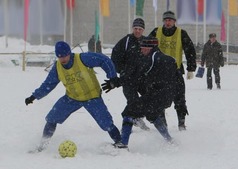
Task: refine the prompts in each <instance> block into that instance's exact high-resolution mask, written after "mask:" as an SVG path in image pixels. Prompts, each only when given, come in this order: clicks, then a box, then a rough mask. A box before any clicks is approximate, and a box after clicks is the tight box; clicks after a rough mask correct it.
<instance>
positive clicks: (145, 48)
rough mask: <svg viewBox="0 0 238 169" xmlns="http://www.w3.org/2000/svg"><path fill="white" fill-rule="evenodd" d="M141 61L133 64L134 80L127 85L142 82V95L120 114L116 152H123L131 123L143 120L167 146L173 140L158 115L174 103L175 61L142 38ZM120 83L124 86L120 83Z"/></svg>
mask: <svg viewBox="0 0 238 169" xmlns="http://www.w3.org/2000/svg"><path fill="white" fill-rule="evenodd" d="M141 57H143V59H142V58H140V59H138V58H137V59H136V60H134V68H133V70H136V73H135V74H134V79H135V80H134V81H131V85H133V86H138V84H139V85H140V82H143V85H144V89H145V92H144V93H143V95H141V96H140V97H138V98H137V99H135V100H134V101H133V102H131V103H130V104H127V106H126V108H125V109H124V111H123V112H122V117H123V122H122V129H121V136H122V140H121V143H119V144H115V147H117V148H127V146H128V143H129V137H130V134H131V130H132V126H133V119H134V118H141V117H144V116H145V117H146V119H147V120H148V121H149V122H151V123H152V124H153V125H154V126H155V128H156V129H157V130H158V131H159V132H160V134H161V135H162V136H163V138H164V139H165V140H166V141H167V142H169V143H173V139H172V137H171V136H170V134H169V132H168V129H167V126H166V124H165V123H164V122H163V119H161V117H160V114H161V113H163V111H164V109H166V108H168V107H170V106H171V104H172V101H173V99H174V92H175V87H176V82H175V79H176V78H175V77H176V73H177V66H176V62H175V59H174V58H172V57H170V56H167V55H165V54H163V53H162V52H161V51H160V50H159V49H158V40H157V39H156V38H152V37H145V38H143V40H142V43H141ZM125 76H126V75H125ZM138 82H139V83H138ZM122 83H124V81H123V80H122ZM103 86H104V87H103V90H106V89H108V87H109V88H110V86H108V87H106V86H107V85H106V84H104V85H103Z"/></svg>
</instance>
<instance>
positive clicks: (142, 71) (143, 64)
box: [122, 48, 178, 122]
mask: <svg viewBox="0 0 238 169" xmlns="http://www.w3.org/2000/svg"><path fill="white" fill-rule="evenodd" d="M143 57H144V59H143V60H142V59H140V60H136V63H135V64H134V65H135V67H136V70H137V71H136V72H137V76H135V77H136V78H137V79H138V80H137V81H134V85H136V84H137V83H138V81H143V83H144V87H145V88H146V92H145V93H144V94H143V95H142V96H141V97H140V98H139V99H138V100H135V102H134V103H132V104H129V105H127V106H126V108H125V110H124V111H123V113H122V115H123V116H132V117H135V118H136V117H143V116H146V118H147V119H148V120H149V121H151V122H153V121H154V120H155V119H157V117H158V115H159V113H160V112H161V111H162V110H164V109H165V108H168V107H170V106H171V104H172V101H173V100H174V95H175V86H176V84H175V81H176V75H177V71H178V70H177V65H176V62H175V59H174V58H172V57H170V56H167V55H165V54H163V53H162V52H161V51H160V50H159V49H158V48H154V49H153V50H152V51H151V53H150V54H149V56H143Z"/></svg>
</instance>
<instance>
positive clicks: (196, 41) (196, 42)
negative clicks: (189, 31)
mask: <svg viewBox="0 0 238 169" xmlns="http://www.w3.org/2000/svg"><path fill="white" fill-rule="evenodd" d="M195 14H196V32H195V33H196V37H195V39H196V40H195V44H196V46H197V44H198V2H197V1H196V12H195Z"/></svg>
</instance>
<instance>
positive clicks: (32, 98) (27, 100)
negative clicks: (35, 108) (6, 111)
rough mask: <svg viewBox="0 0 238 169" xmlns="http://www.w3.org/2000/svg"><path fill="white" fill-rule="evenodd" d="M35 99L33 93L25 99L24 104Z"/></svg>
mask: <svg viewBox="0 0 238 169" xmlns="http://www.w3.org/2000/svg"><path fill="white" fill-rule="evenodd" d="M35 99H36V98H35V97H34V96H33V95H31V96H30V97H28V98H26V99H25V103H26V105H28V104H31V103H33V101H34V100H35Z"/></svg>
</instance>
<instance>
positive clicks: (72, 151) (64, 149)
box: [58, 140, 77, 158]
mask: <svg viewBox="0 0 238 169" xmlns="http://www.w3.org/2000/svg"><path fill="white" fill-rule="evenodd" d="M58 151H59V154H60V156H61V157H63V158H65V157H74V156H75V155H76V153H77V146H76V144H75V143H74V142H73V141H70V140H66V141H64V142H62V143H61V144H60V145H59V148H58Z"/></svg>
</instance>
